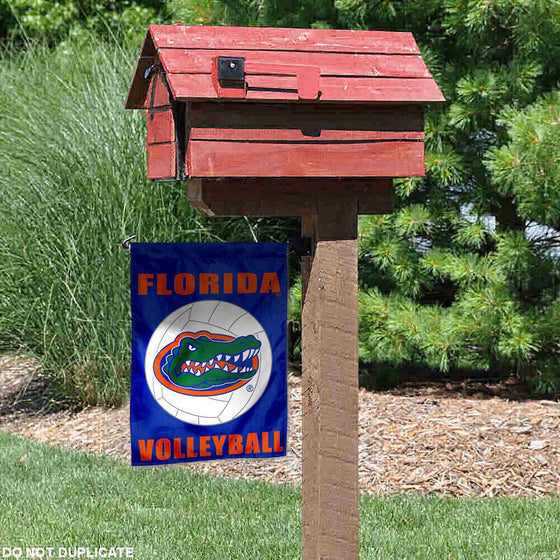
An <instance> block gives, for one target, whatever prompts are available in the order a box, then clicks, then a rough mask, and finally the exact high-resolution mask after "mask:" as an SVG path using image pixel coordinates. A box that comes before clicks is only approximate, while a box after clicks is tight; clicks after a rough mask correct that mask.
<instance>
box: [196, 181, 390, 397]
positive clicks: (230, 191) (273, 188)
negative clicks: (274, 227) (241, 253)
mask: <svg viewBox="0 0 560 560" xmlns="http://www.w3.org/2000/svg"><path fill="white" fill-rule="evenodd" d="M187 185H188V193H189V202H190V203H191V204H192V205H193V206H194V207H195V208H196V209H197V210H199V212H200V213H201V214H203V215H205V216H302V215H304V216H305V215H306V214H309V213H313V212H314V211H315V208H316V206H317V201H318V200H320V199H324V198H341V199H344V200H346V199H348V198H353V199H357V200H358V213H359V214H388V213H390V212H392V210H393V181H392V179H367V180H364V179H343V180H341V179H315V178H311V179H305V180H304V181H302V180H301V179H289V178H284V179H280V178H271V179H267V180H266V181H263V180H262V179H253V178H250V179H239V178H237V179H231V178H227V179H207V178H203V179H189V181H188V182H187ZM327 396H328V395H327Z"/></svg>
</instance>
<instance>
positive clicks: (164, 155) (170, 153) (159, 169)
mask: <svg viewBox="0 0 560 560" xmlns="http://www.w3.org/2000/svg"><path fill="white" fill-rule="evenodd" d="M147 149H148V179H150V180H151V181H153V180H161V179H174V178H175V173H176V159H175V153H176V147H175V142H169V143H167V144H153V145H151V146H150V145H149V146H148V147H147Z"/></svg>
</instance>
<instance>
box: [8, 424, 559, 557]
mask: <svg viewBox="0 0 560 560" xmlns="http://www.w3.org/2000/svg"><path fill="white" fill-rule="evenodd" d="M0 448H1V452H0V552H1V547H4V546H10V547H16V546H21V547H26V546H45V547H46V546H54V547H59V546H64V547H68V546H89V547H99V546H133V547H134V549H135V554H134V558H135V559H136V560H151V559H158V560H166V559H168V560H171V559H177V560H206V559H208V560H222V559H223V560H225V559H228V560H230V559H233V560H237V559H239V560H242V559H243V560H245V559H247V560H249V559H251V560H280V559H293V558H299V557H300V542H301V541H300V531H301V514H300V511H301V502H300V492H299V489H298V488H294V487H280V486H270V485H266V484H256V483H249V482H243V481H240V482H232V481H222V480H218V479H214V478H211V477H207V476H197V475H192V474H188V473H186V472H185V471H184V470H182V469H180V468H177V467H164V468H135V469H133V468H131V467H129V466H127V465H123V464H121V463H117V462H115V461H112V460H110V459H105V458H97V457H91V456H87V455H84V454H81V453H74V452H66V451H62V450H60V449H54V448H50V447H47V446H43V445H40V444H37V443H35V442H32V441H29V440H26V439H23V438H20V437H16V436H13V435H9V434H7V433H5V432H0ZM361 524H362V525H361V543H362V548H361V554H360V558H362V559H365V558H367V559H373V558H379V559H393V558H395V559H397V558H399V559H404V558H407V559H450V558H451V559H462V558H469V559H470V558H477V559H478V558H487V559H504V560H505V559H511V558H519V559H531V558H539V559H545V558H546V559H548V558H560V500H558V499H546V500H514V499H508V500H504V499H502V500H497V499H491V500H470V501H465V500H457V499H446V498H445V499H444V498H429V499H425V498H417V497H406V496H398V497H391V498H382V499H379V498H371V497H364V498H363V500H362V503H361ZM24 554H25V551H24ZM23 557H24V556H23Z"/></svg>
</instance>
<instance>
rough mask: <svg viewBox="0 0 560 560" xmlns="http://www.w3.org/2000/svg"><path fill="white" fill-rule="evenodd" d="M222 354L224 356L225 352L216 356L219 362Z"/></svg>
mask: <svg viewBox="0 0 560 560" xmlns="http://www.w3.org/2000/svg"><path fill="white" fill-rule="evenodd" d="M222 356H223V354H218V355H217V356H216V361H217V362H219V361H221V359H222Z"/></svg>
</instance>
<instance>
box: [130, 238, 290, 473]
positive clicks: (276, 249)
mask: <svg viewBox="0 0 560 560" xmlns="http://www.w3.org/2000/svg"><path fill="white" fill-rule="evenodd" d="M131 251H132V259H131V292H132V387H131V399H130V431H131V439H132V441H131V445H132V464H133V465H155V464H162V463H180V462H185V461H204V460H213V459H227V458H239V457H273V456H281V455H285V454H286V424H287V375H286V368H287V359H286V352H287V345H286V319H287V292H288V282H287V266H286V245H284V244H279V243H134V244H132V245H131Z"/></svg>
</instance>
